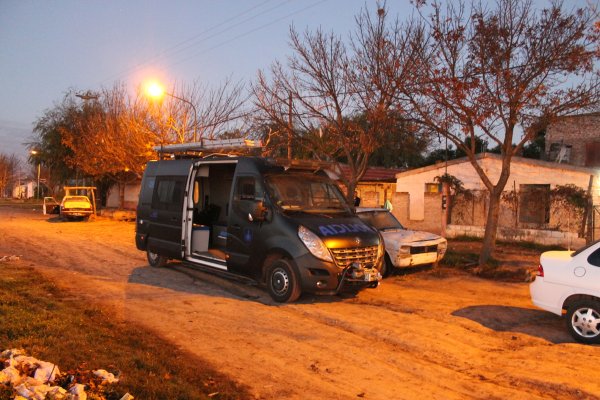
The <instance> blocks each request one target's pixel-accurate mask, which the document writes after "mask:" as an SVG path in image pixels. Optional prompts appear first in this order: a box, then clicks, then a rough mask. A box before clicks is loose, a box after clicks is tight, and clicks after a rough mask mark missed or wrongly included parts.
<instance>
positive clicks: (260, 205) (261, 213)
mask: <svg viewBox="0 0 600 400" xmlns="http://www.w3.org/2000/svg"><path fill="white" fill-rule="evenodd" d="M268 216H269V208H268V207H266V206H265V203H264V202H263V201H262V200H257V201H255V202H254V204H253V205H252V208H251V210H250V212H249V213H248V221H251V222H252V221H257V222H263V221H265V220H266V219H267V218H268Z"/></svg>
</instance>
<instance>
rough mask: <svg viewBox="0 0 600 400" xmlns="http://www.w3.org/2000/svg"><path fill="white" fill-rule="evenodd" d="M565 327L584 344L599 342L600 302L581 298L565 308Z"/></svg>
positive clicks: (574, 337)
mask: <svg viewBox="0 0 600 400" xmlns="http://www.w3.org/2000/svg"><path fill="white" fill-rule="evenodd" d="M566 318H567V329H568V330H569V333H571V336H573V339H575V340H577V341H578V342H581V343H586V344H598V343H600V302H599V301H596V300H582V301H578V302H575V303H573V304H572V305H571V306H569V309H568V310H567V316H566Z"/></svg>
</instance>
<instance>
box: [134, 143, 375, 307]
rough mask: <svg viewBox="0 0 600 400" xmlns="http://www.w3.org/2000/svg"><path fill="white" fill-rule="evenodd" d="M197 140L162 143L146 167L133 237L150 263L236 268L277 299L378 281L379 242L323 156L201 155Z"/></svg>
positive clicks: (335, 291) (223, 268)
mask: <svg viewBox="0 0 600 400" xmlns="http://www.w3.org/2000/svg"><path fill="white" fill-rule="evenodd" d="M230 142H231V141H230ZM203 149H206V144H203V145H202V146H200V145H199V144H194V143H189V144H182V145H169V146H164V147H161V148H160V151H161V156H162V155H164V152H170V153H171V154H172V158H171V159H160V160H158V161H150V162H149V163H148V164H147V166H146V170H145V172H144V177H143V179H142V187H141V190H140V197H139V203H138V208H137V222H136V246H137V248H138V249H139V250H144V251H146V252H147V256H148V262H149V264H150V265H151V266H155V267H159V266H163V265H165V264H166V262H167V261H168V260H169V259H178V260H183V262H184V263H185V264H187V265H190V266H196V267H201V268H202V269H207V268H210V269H213V270H221V271H226V272H227V273H235V274H240V275H244V276H246V277H250V278H252V279H254V280H256V281H258V282H260V283H262V284H265V285H266V287H267V290H268V292H269V294H270V295H271V297H272V298H273V299H274V300H275V301H278V302H292V301H294V300H296V299H297V298H298V297H299V296H300V294H301V293H302V292H310V293H317V294H335V293H339V292H340V291H342V290H348V289H349V290H358V289H361V288H364V287H377V285H378V283H379V280H380V279H381V275H380V273H379V268H380V266H381V263H382V261H383V255H384V248H383V241H382V240H381V237H380V236H379V234H378V233H377V231H376V230H375V229H374V228H372V227H370V226H369V225H366V224H365V223H364V222H362V221H361V220H360V219H359V218H358V217H356V215H355V214H354V213H353V211H352V209H351V208H349V206H348V204H347V203H346V201H345V198H344V196H343V195H342V193H341V192H340V190H339V188H338V186H337V185H336V184H335V183H334V182H333V181H332V180H331V179H330V178H329V177H328V175H327V173H326V172H325V171H324V169H323V168H322V164H317V163H310V162H309V163H306V164H302V163H299V162H287V165H285V164H286V163H285V162H284V163H281V162H276V161H274V160H271V159H266V158H262V157H250V156H229V155H217V154H210V153H209V154H208V155H206V154H204V155H202V153H200V152H199V151H201V150H203ZM193 150H195V151H196V152H193ZM190 151H192V154H193V156H191V158H186V157H185V156H184V155H183V153H187V154H188V157H190V156H189V153H190ZM161 158H162V157H161Z"/></svg>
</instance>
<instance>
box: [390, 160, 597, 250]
mask: <svg viewBox="0 0 600 400" xmlns="http://www.w3.org/2000/svg"><path fill="white" fill-rule="evenodd" d="M477 162H478V163H479V165H481V167H482V168H483V170H484V171H486V174H487V175H488V176H489V177H490V179H491V180H492V182H496V181H497V180H498V177H499V175H500V171H501V168H502V159H501V157H500V155H498V154H491V153H482V154H479V155H478V156H477ZM445 173H448V174H449V175H453V176H455V177H456V178H458V179H460V180H461V181H462V183H463V185H464V187H465V189H468V190H470V191H472V192H474V193H479V194H480V198H479V199H478V200H477V199H476V200H472V201H471V203H469V205H468V207H466V206H465V205H464V204H461V205H460V207H458V206H457V207H454V209H453V212H452V215H451V221H450V225H449V226H448V231H447V234H448V236H450V237H452V236H459V235H469V236H482V235H483V231H484V224H485V215H486V211H487V208H486V205H487V199H486V198H485V196H486V193H487V190H486V188H485V186H484V185H483V182H482V181H481V179H480V178H479V175H477V172H476V171H475V169H474V168H473V166H472V165H471V164H470V162H469V160H468V159H467V158H461V159H456V160H451V161H448V162H447V163H445V162H441V163H437V164H435V165H430V166H426V167H422V168H417V169H413V170H409V171H405V172H400V173H398V174H396V194H395V196H394V202H393V203H396V204H394V214H396V216H397V217H398V218H399V219H400V220H401V222H403V223H404V224H405V225H406V226H407V227H410V228H418V229H424V230H430V231H438V232H439V231H440V228H441V222H442V204H441V202H442V199H441V193H440V185H439V184H438V183H437V182H436V180H435V177H437V176H442V175H444V174H445ZM567 184H573V185H576V186H578V187H580V188H582V189H584V190H585V191H588V189H589V188H590V184H591V195H592V197H593V201H594V205H600V169H597V168H585V167H578V166H573V165H568V164H563V163H556V162H548V161H540V160H533V159H528V158H522V157H513V159H512V163H511V173H510V178H509V180H508V183H507V185H506V188H505V192H512V193H514V196H513V197H515V198H516V199H517V200H518V206H517V207H512V208H511V207H509V206H510V205H509V204H503V207H502V210H501V214H500V228H505V231H502V229H501V230H500V232H499V238H503V237H504V236H507V235H508V236H509V237H505V238H506V239H511V238H513V239H514V238H516V239H519V240H528V241H530V240H531V241H537V242H542V243H548V244H551V243H552V244H554V243H561V244H564V243H565V242H567V241H572V240H574V238H577V233H576V232H577V230H578V228H577V227H578V226H581V222H582V221H579V220H577V218H575V217H573V220H572V221H570V220H569V221H565V219H564V215H560V216H559V215H553V213H551V212H550V192H551V190H552V189H554V188H555V187H556V186H557V185H567ZM507 194H509V193H507ZM509 197H510V196H508V195H507V196H506V198H507V199H508V198H509ZM508 208H511V209H510V210H509V209H508ZM459 211H460V212H462V213H463V215H459ZM466 214H469V215H467V216H466V217H465V215H466ZM599 219H600V218H599ZM457 221H458V223H456V222H457ZM465 221H466V222H465ZM567 225H568V226H567ZM597 225H600V223H598V224H597ZM509 228H510V231H507V229H509ZM552 238H554V239H552Z"/></svg>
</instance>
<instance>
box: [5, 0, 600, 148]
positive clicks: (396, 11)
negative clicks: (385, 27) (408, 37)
mask: <svg viewBox="0 0 600 400" xmlns="http://www.w3.org/2000/svg"><path fill="white" fill-rule="evenodd" d="M587 1H589V0H567V1H565V4H566V5H568V6H571V5H573V6H574V5H578V6H583V5H585V4H586V2H587ZM536 3H539V4H540V5H547V4H548V3H547V2H545V1H541V0H540V1H539V2H538V1H536ZM593 3H594V4H596V3H597V0H594V1H593ZM387 5H388V8H389V10H390V14H392V16H396V15H399V16H400V18H401V19H403V18H405V17H406V18H408V17H409V16H410V14H411V13H412V12H413V11H412V10H413V9H412V6H411V4H410V1H409V0H388V1H387ZM365 6H367V7H369V8H371V9H374V8H375V7H376V1H375V0H221V1H217V0H211V1H209V0H170V1H166V0H165V1H158V0H127V1H116V0H102V1H99V0H89V1H81V0H54V1H33V0H0V85H1V87H2V94H1V95H0V153H4V154H13V153H14V154H16V155H18V156H20V157H22V158H24V157H25V156H26V149H25V147H24V146H23V145H22V143H24V142H27V141H29V140H31V137H32V135H33V133H32V128H33V124H34V121H35V120H36V119H37V118H39V117H41V116H42V115H43V113H44V111H45V110H47V109H49V108H52V107H53V105H54V104H55V103H58V102H60V101H61V100H62V98H63V96H64V94H65V93H66V92H67V90H69V89H70V88H73V89H75V90H77V91H82V92H84V91H87V90H98V89H99V88H101V87H111V86H112V85H113V84H114V83H115V82H116V81H122V82H125V83H126V84H127V85H128V86H129V87H130V88H131V89H132V90H133V88H135V87H137V86H138V85H139V84H140V83H141V82H143V81H145V80H147V79H148V78H157V79H159V80H161V81H162V82H164V83H165V84H166V85H167V86H169V85H170V84H174V83H178V84H190V83H192V82H194V81H198V82H199V83H201V84H208V85H214V86H217V85H218V84H219V83H221V82H222V81H223V80H225V79H226V78H228V77H231V78H232V79H233V80H235V81H237V80H240V79H241V80H243V81H244V82H246V83H249V82H250V81H251V80H252V79H254V78H255V77H256V73H257V71H258V70H259V69H265V68H268V67H269V65H270V64H271V63H272V62H273V61H275V60H284V59H285V57H286V56H287V55H289V54H290V50H289V45H288V32H289V27H290V25H291V24H293V25H294V26H295V27H296V28H297V29H298V30H300V31H303V30H305V29H307V28H308V29H310V30H314V29H316V28H318V27H319V26H320V27H322V28H324V29H325V30H327V31H331V30H333V31H334V32H335V33H337V34H339V35H342V36H344V37H347V36H348V33H349V32H350V31H351V30H353V29H354V27H355V21H354V16H355V15H356V14H357V13H358V12H359V11H360V9H361V8H362V7H365ZM567 8H569V7H567Z"/></svg>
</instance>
